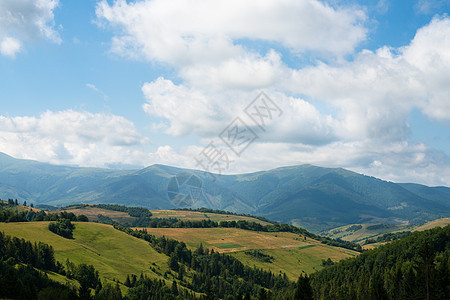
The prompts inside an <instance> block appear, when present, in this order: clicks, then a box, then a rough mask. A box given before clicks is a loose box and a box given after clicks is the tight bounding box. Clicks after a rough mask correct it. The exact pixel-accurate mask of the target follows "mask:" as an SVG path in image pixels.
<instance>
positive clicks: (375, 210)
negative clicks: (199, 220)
mask: <svg viewBox="0 0 450 300" xmlns="http://www.w3.org/2000/svg"><path fill="white" fill-rule="evenodd" d="M0 198H2V199H7V198H17V199H19V200H20V201H23V200H26V201H27V202H29V203H30V202H32V203H34V204H35V205H36V204H47V205H55V206H60V205H68V204H74V203H117V204H123V205H129V206H143V207H147V208H151V209H171V208H176V207H190V208H198V207H207V208H213V209H221V210H228V211H232V212H240V213H251V214H256V215H262V216H265V217H268V218H270V219H273V220H276V221H281V222H290V223H294V224H297V225H300V226H303V227H305V228H307V229H309V230H312V231H315V232H317V231H320V230H323V229H328V228H332V227H337V226H342V225H346V224H354V223H368V222H372V223H373V222H378V223H379V222H382V223H396V224H399V223H406V222H411V223H419V222H424V221H427V220H432V219H436V218H441V217H449V216H450V188H448V187H427V186H423V185H418V184H406V183H402V184H397V183H393V182H387V181H383V180H380V179H377V178H374V177H370V176H365V175H361V174H358V173H355V172H351V171H348V170H345V169H341V168H333V169H332V168H322V167H316V166H312V165H300V166H292V167H283V168H278V169H274V170H269V171H262V172H256V173H250V174H241V175H217V174H210V173H206V172H203V171H198V170H188V169H181V168H175V167H170V166H165V165H152V166H150V167H147V168H144V169H141V170H109V169H98V168H79V167H72V166H54V165H50V164H46V163H40V162H36V161H30V160H20V159H14V158H12V157H10V156H8V155H6V154H2V153H0Z"/></svg>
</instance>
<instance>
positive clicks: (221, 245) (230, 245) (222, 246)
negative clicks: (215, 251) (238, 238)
mask: <svg viewBox="0 0 450 300" xmlns="http://www.w3.org/2000/svg"><path fill="white" fill-rule="evenodd" d="M213 246H214V247H217V248H219V249H230V248H241V247H243V246H242V245H239V244H236V243H217V244H213Z"/></svg>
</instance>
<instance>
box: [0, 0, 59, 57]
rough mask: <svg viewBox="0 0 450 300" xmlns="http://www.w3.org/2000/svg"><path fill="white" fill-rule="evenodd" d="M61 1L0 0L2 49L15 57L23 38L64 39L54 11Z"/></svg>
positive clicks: (54, 40) (4, 52) (0, 39)
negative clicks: (56, 23) (57, 28)
mask: <svg viewBox="0 0 450 300" xmlns="http://www.w3.org/2000/svg"><path fill="white" fill-rule="evenodd" d="M58 3H59V1H58V0H21V1H17V0H2V1H0V41H1V49H0V50H1V51H0V53H2V55H5V56H9V57H14V56H15V54H16V53H17V52H18V51H19V50H20V49H21V44H22V43H23V42H24V41H32V40H35V39H37V38H43V39H48V40H50V41H52V42H55V43H61V38H60V37H59V34H58V32H57V31H56V30H55V28H54V27H55V24H54V15H53V11H54V9H55V8H56V7H57V6H58Z"/></svg>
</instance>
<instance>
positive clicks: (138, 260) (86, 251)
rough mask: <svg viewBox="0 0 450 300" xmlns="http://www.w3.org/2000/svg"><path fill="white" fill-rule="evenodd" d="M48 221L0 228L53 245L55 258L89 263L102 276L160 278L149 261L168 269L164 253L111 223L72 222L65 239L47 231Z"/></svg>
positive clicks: (20, 236)
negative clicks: (72, 229)
mask: <svg viewBox="0 0 450 300" xmlns="http://www.w3.org/2000/svg"><path fill="white" fill-rule="evenodd" d="M48 223H49V222H25V223H0V231H3V232H5V233H6V234H8V235H12V236H16V237H19V238H24V239H25V240H28V241H31V242H44V243H47V244H49V245H51V246H53V248H54V250H55V258H56V259H57V260H58V261H60V262H62V263H64V262H65V261H66V259H70V261H72V262H74V263H76V264H81V263H84V264H92V265H93V266H94V267H95V268H96V269H97V270H98V271H99V273H100V276H101V277H102V278H105V279H107V280H108V281H112V280H113V279H117V280H120V281H121V282H124V281H125V279H126V276H127V274H140V273H143V274H146V275H148V276H149V277H151V278H161V279H162V278H163V277H162V276H161V275H160V274H156V273H155V272H153V271H152V270H150V266H151V263H154V264H155V265H153V267H155V269H156V270H158V272H159V273H161V274H162V273H164V272H165V271H167V270H168V266H167V260H168V258H167V256H166V255H164V254H160V253H158V252H157V251H155V250H154V249H153V248H152V247H149V246H148V243H146V242H145V241H143V240H140V239H137V238H134V237H132V236H129V235H127V234H125V233H123V232H120V231H118V230H115V229H114V228H113V227H112V226H109V225H105V224H96V223H83V222H74V224H75V225H76V227H75V230H74V232H73V236H74V239H73V240H72V239H66V238H63V237H61V236H58V235H56V234H54V233H52V232H51V231H49V230H48V228H47V227H48Z"/></svg>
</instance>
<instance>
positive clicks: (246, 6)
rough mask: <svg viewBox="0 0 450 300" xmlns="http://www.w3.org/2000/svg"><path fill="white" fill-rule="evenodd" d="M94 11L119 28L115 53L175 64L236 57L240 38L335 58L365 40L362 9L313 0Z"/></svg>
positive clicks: (181, 1) (175, 0)
mask: <svg viewBox="0 0 450 300" xmlns="http://www.w3.org/2000/svg"><path fill="white" fill-rule="evenodd" d="M96 13H97V17H98V18H99V19H100V20H103V21H106V23H107V24H110V25H112V26H116V27H118V28H119V32H120V34H119V35H117V36H115V37H114V39H113V50H114V51H115V52H117V53H119V54H122V55H126V56H131V57H143V58H145V59H148V60H152V61H154V60H156V61H159V62H164V63H169V64H174V65H177V66H180V65H190V64H194V63H197V62H199V61H200V62H202V63H205V62H208V63H214V62H220V61H225V60H227V59H229V58H236V57H238V56H240V55H242V54H243V53H244V51H245V50H244V49H243V48H242V47H241V45H240V44H239V40H243V39H250V40H260V41H268V42H276V43H279V44H281V45H283V46H284V47H286V48H288V49H290V50H291V51H292V52H294V53H298V54H300V53H303V52H305V51H317V52H320V53H323V54H332V55H338V56H340V55H343V54H347V53H352V52H353V49H354V48H355V46H356V45H357V44H358V43H359V42H361V41H362V40H363V39H364V38H365V36H366V30H365V28H364V27H363V26H362V23H363V22H364V21H365V19H366V16H365V13H364V12H363V11H361V10H357V9H343V8H332V7H330V6H328V5H327V4H324V3H322V2H319V1H317V0H301V1H299V0H285V1H282V2H280V1H276V0H268V1H241V0H230V1H208V0H195V1H188V0H170V1H167V0H151V1H150V0H149V1H140V2H131V3H127V2H125V1H115V2H114V3H113V4H112V5H110V4H109V3H108V2H107V1H102V2H100V3H99V4H98V6H97V9H96Z"/></svg>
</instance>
